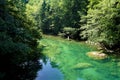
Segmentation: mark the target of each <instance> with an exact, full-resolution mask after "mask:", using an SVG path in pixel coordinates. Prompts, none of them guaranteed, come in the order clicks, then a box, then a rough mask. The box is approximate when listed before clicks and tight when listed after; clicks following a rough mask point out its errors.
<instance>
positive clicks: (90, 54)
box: [87, 51, 108, 60]
mask: <svg viewBox="0 0 120 80" xmlns="http://www.w3.org/2000/svg"><path fill="white" fill-rule="evenodd" d="M87 56H88V57H90V58H93V59H97V60H101V59H106V58H107V57H108V56H107V54H105V53H101V52H99V51H93V52H88V53H87Z"/></svg>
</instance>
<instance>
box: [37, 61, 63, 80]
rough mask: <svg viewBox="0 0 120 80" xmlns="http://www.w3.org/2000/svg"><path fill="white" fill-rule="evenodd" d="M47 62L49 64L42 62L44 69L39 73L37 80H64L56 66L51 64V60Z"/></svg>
mask: <svg viewBox="0 0 120 80" xmlns="http://www.w3.org/2000/svg"><path fill="white" fill-rule="evenodd" d="M46 60H47V63H44V62H43V60H40V63H42V65H43V68H42V69H41V70H40V71H38V74H37V78H36V79H35V80H63V75H62V73H61V72H60V71H59V70H58V69H57V68H55V67H56V66H55V64H54V63H52V62H50V60H49V59H46ZM51 64H52V65H53V66H52V65H51Z"/></svg>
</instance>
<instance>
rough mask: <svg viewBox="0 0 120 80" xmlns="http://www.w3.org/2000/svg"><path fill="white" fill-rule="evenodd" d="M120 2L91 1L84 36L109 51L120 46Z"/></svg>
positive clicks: (84, 26) (111, 0) (109, 0)
mask: <svg viewBox="0 0 120 80" xmlns="http://www.w3.org/2000/svg"><path fill="white" fill-rule="evenodd" d="M119 7H120V2H119V1H118V0H101V1H96V0H90V3H89V5H88V8H89V9H88V12H87V16H85V17H84V18H83V19H85V18H86V20H87V24H84V25H83V26H82V28H81V29H83V33H82V36H83V37H84V38H88V39H89V40H92V41H97V42H101V43H103V44H104V45H105V46H106V47H107V48H108V49H117V48H118V47H119V46H120V45H119V43H120V40H119V39H120V36H119V33H120V24H119V22H120V21H119V19H120V8H119Z"/></svg>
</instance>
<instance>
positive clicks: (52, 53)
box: [35, 37, 120, 80]
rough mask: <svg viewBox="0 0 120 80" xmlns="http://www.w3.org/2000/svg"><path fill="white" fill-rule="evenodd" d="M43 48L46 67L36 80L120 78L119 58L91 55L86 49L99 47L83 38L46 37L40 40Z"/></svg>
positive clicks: (116, 79)
mask: <svg viewBox="0 0 120 80" xmlns="http://www.w3.org/2000/svg"><path fill="white" fill-rule="evenodd" d="M40 45H43V47H44V49H43V51H42V53H43V54H44V55H45V58H44V60H43V59H40V60H39V61H40V63H42V65H43V68H42V69H41V70H39V71H38V73H37V77H36V79H35V80H120V59H119V58H112V57H108V58H106V59H103V60H95V59H92V58H89V57H88V56H87V55H86V53H87V52H90V51H96V50H97V49H96V48H95V46H91V45H88V44H86V43H84V42H76V41H68V40H65V39H61V38H54V37H45V38H43V39H42V40H41V41H40Z"/></svg>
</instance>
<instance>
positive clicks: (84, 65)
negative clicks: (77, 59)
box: [72, 63, 92, 69]
mask: <svg viewBox="0 0 120 80" xmlns="http://www.w3.org/2000/svg"><path fill="white" fill-rule="evenodd" d="M89 67H92V64H90V63H78V64H76V65H74V66H73V67H72V68H73V69H83V68H89Z"/></svg>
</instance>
